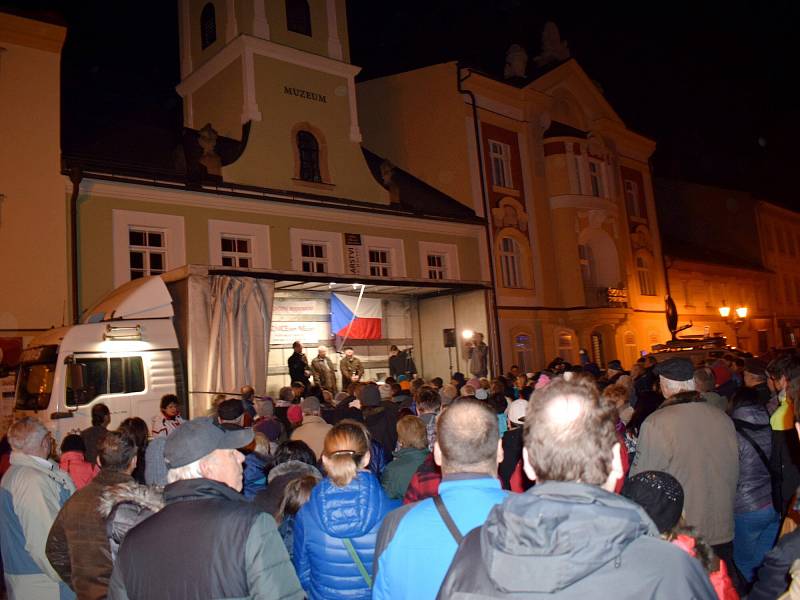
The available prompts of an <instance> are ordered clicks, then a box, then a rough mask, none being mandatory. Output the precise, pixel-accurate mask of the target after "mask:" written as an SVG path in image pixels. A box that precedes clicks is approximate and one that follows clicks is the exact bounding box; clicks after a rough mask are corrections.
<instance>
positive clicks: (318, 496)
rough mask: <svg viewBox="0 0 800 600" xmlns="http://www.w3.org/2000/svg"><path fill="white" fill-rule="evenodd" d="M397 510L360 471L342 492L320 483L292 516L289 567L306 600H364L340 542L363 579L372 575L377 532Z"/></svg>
mask: <svg viewBox="0 0 800 600" xmlns="http://www.w3.org/2000/svg"><path fill="white" fill-rule="evenodd" d="M399 505H400V503H399V502H396V501H392V500H389V498H388V497H387V496H386V494H385V493H384V491H383V488H381V484H380V483H379V482H378V480H377V479H376V477H375V476H374V475H373V474H372V473H370V472H368V471H359V472H358V474H357V475H356V477H355V478H354V479H353V480H352V481H351V482H350V483H349V484H348V485H346V486H344V487H337V486H336V485H334V483H333V482H332V481H331V480H330V479H328V478H325V479H323V480H322V482H320V483H319V484H318V485H317V486H316V487H315V488H314V490H313V491H312V492H311V498H310V499H309V501H308V502H307V503H306V504H305V505H303V508H301V509H300V511H299V512H298V513H297V516H296V518H295V523H294V553H293V556H292V562H294V566H295V569H296V570H297V576H298V577H299V578H300V583H301V585H302V586H303V589H304V590H305V592H306V594H307V595H308V598H309V600H321V599H327V598H330V599H332V600H333V599H336V600H339V599H354V598H359V599H364V600H367V599H369V598H370V597H371V595H372V590H370V588H369V587H368V585H367V583H366V581H365V580H364V578H363V577H362V576H361V573H360V571H359V569H358V567H357V566H356V564H355V562H354V561H353V559H352V558H350V554H349V553H348V552H347V548H346V547H345V545H344V542H343V540H344V539H345V538H348V539H349V540H350V541H351V543H352V544H353V547H354V548H355V551H356V553H357V554H358V557H359V558H360V559H361V562H362V563H363V564H364V567H365V568H366V570H367V572H368V573H372V570H373V568H372V562H373V557H374V554H375V542H376V538H377V535H378V529H379V528H380V526H381V523H382V522H383V518H384V516H386V513H388V512H389V511H391V510H392V509H394V508H397V507H398V506H399Z"/></svg>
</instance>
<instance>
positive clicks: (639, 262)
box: [634, 256, 658, 296]
mask: <svg viewBox="0 0 800 600" xmlns="http://www.w3.org/2000/svg"><path fill="white" fill-rule="evenodd" d="M634 263H635V265H636V274H637V276H638V279H639V293H640V294H641V295H642V296H657V295H658V294H657V292H656V282H655V278H654V277H653V271H652V269H651V267H650V261H649V260H648V259H646V258H645V257H644V256H637V257H636V258H635V259H634Z"/></svg>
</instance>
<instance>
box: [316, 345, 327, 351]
mask: <svg viewBox="0 0 800 600" xmlns="http://www.w3.org/2000/svg"><path fill="white" fill-rule="evenodd" d="M327 351H328V347H327V346H317V352H327Z"/></svg>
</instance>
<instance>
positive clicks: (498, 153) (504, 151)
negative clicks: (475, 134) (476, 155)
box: [488, 138, 515, 190]
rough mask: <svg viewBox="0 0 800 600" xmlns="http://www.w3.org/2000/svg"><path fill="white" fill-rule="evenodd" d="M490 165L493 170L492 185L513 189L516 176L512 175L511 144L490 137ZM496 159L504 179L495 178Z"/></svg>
mask: <svg viewBox="0 0 800 600" xmlns="http://www.w3.org/2000/svg"><path fill="white" fill-rule="evenodd" d="M488 145H489V167H490V169H491V171H492V185H493V186H494V187H499V188H503V189H507V190H513V189H515V188H514V178H513V177H512V175H511V146H509V145H508V144H506V143H503V142H499V141H497V140H493V139H491V138H490V139H489V140H488ZM495 160H497V161H498V165H499V167H500V172H501V174H502V177H503V181H502V182H501V181H497V180H496V178H495Z"/></svg>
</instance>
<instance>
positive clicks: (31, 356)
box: [15, 346, 58, 410]
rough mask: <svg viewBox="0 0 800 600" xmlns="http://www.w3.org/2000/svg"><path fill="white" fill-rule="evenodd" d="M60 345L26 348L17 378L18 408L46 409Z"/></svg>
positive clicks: (21, 358)
mask: <svg viewBox="0 0 800 600" xmlns="http://www.w3.org/2000/svg"><path fill="white" fill-rule="evenodd" d="M57 356H58V346H43V347H41V348H31V349H28V350H25V351H24V352H23V353H22V356H21V357H20V369H19V378H18V379H17V402H16V406H15V408H16V409H17V410H44V409H46V408H47V406H48V405H49V404H50V394H52V392H53V376H54V375H55V372H56V357H57Z"/></svg>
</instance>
